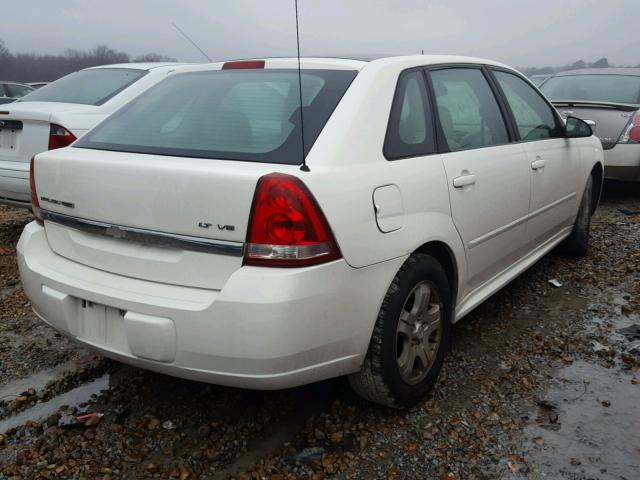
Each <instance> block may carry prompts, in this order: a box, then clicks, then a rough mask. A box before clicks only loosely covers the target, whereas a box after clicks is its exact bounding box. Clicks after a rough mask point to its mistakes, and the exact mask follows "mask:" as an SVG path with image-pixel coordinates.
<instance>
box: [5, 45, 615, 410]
mask: <svg viewBox="0 0 640 480" xmlns="http://www.w3.org/2000/svg"><path fill="white" fill-rule="evenodd" d="M297 67H298V63H297V59H267V60H252V61H240V62H227V63H224V64H222V63H220V64H213V65H207V66H201V67H193V68H192V69H191V70H190V71H188V72H180V73H175V74H172V75H170V77H169V78H167V79H166V80H164V81H162V82H161V83H159V84H158V85H157V86H155V87H153V88H152V89H150V90H149V91H147V92H145V93H143V94H142V95H141V96H139V97H138V98H137V99H135V100H133V101H132V102H131V103H129V104H127V105H126V106H125V107H124V108H122V109H121V110H119V111H118V112H116V113H115V114H114V115H112V116H111V117H110V118H108V119H107V120H106V121H105V122H103V123H102V124H101V125H99V126H98V127H96V128H95V129H93V130H92V131H91V132H89V133H88V134H87V135H85V136H84V137H83V138H82V139H81V140H79V141H78V142H76V143H75V144H73V146H71V147H68V148H64V149H60V150H56V151H51V152H46V153H43V154H40V155H38V156H36V158H35V160H34V162H33V163H32V175H31V178H32V192H33V204H34V210H35V213H36V216H37V220H36V221H35V222H33V223H31V224H29V225H28V226H27V227H26V228H25V231H24V233H23V235H22V237H21V239H20V243H19V245H18V251H19V263H20V271H21V274H22V279H23V283H24V288H25V291H26V292H27V294H28V296H29V298H30V299H31V302H32V305H33V308H34V310H35V312H36V314H37V315H38V316H39V317H41V318H42V319H43V320H44V321H45V322H47V323H48V324H50V325H51V326H53V327H54V328H56V329H58V330H59V331H61V332H63V333H65V334H66V335H68V336H70V337H72V338H74V339H75V340H77V341H79V342H81V343H84V344H86V345H87V346H89V347H91V348H94V349H96V350H98V351H100V352H101V353H103V354H104V355H106V356H108V357H112V358H115V359H117V360H120V361H122V362H126V363H129V364H132V365H136V366H139V367H143V368H148V369H150V370H155V371H158V372H163V373H167V374H171V375H176V376H180V377H185V378H190V379H195V380H201V381H206V382H211V383H216V384H221V385H231V386H237V387H248V388H259V389H277V388H285V387H291V386H295V385H300V384H304V383H308V382H315V381H317V380H322V379H326V378H329V377H335V376H338V375H349V379H350V382H351V384H352V385H353V387H354V389H355V390H356V391H357V392H358V393H359V394H361V395H362V396H364V397H365V398H367V399H369V400H372V401H374V402H379V403H381V404H385V405H389V406H393V407H403V406H408V405H411V404H413V403H415V402H417V401H418V400H419V399H420V398H421V397H422V396H423V395H424V394H425V393H426V392H427V391H428V390H429V389H430V388H431V387H432V386H433V384H434V382H435V380H436V378H437V375H438V372H439V370H440V368H441V366H442V363H443V358H444V356H445V353H446V351H447V349H448V347H449V344H450V341H451V325H452V323H454V322H456V321H458V320H460V319H461V318H462V317H464V316H465V315H466V314H467V313H469V312H470V311H471V310H472V309H473V308H474V307H475V306H476V305H478V304H479V303H481V302H482V301H483V300H484V299H486V298H487V297H488V296H490V295H491V294H492V293H494V292H496V290H498V289H499V288H501V287H502V286H504V285H505V284H506V283H508V282H509V281H510V280H512V279H513V278H514V277H516V276H517V275H518V274H520V273H521V272H523V271H524V270H525V269H527V268H528V267H530V266H531V265H532V264H533V263H534V262H536V261H537V260H538V259H540V258H541V257H542V256H543V255H545V254H546V253H547V252H549V251H550V250H551V249H552V248H554V247H555V246H556V245H558V244H560V243H563V244H564V247H565V248H566V249H567V250H568V251H571V252H573V253H577V254H583V253H585V252H586V249H587V245H588V238H589V226H590V218H591V215H592V213H593V211H594V209H595V208H596V206H597V203H598V198H599V194H600V188H601V181H602V170H603V165H602V158H603V154H602V147H601V145H600V142H599V141H598V139H597V138H594V137H593V136H592V135H591V128H590V127H589V125H587V124H586V123H584V122H583V121H581V120H578V119H574V118H569V119H568V121H567V122H566V125H565V124H564V123H563V121H562V120H561V118H560V117H559V116H558V114H557V113H556V111H555V110H554V108H553V107H552V106H551V105H550V104H549V102H548V101H547V100H546V99H545V98H544V97H543V96H542V95H541V94H540V93H539V92H538V90H536V89H535V88H534V87H533V86H532V85H531V84H530V83H529V82H528V81H527V80H526V79H525V78H524V77H523V76H522V75H520V74H519V73H517V72H515V71H514V70H512V69H510V68H508V67H506V66H504V65H500V64H497V63H493V62H489V61H484V60H476V59H471V58H460V57H435V56H411V57H396V58H385V59H379V60H375V61H372V62H368V63H367V62H361V61H355V60H339V59H320V58H318V59H311V58H309V59H303V60H302V62H301V71H300V72H298V70H297ZM299 80H300V83H299Z"/></svg>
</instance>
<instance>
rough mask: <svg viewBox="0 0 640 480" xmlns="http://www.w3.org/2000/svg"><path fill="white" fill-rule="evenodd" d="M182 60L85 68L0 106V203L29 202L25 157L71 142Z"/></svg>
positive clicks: (24, 203) (178, 66)
mask: <svg viewBox="0 0 640 480" xmlns="http://www.w3.org/2000/svg"><path fill="white" fill-rule="evenodd" d="M181 65H183V64H176V63H130V64H122V65H106V66H100V67H92V68H87V69H85V70H81V71H79V72H75V73H72V74H70V75H67V76H66V77H63V78H61V79H60V80H57V81H55V82H53V83H50V84H47V85H45V86H43V87H42V88H39V89H37V90H35V91H33V92H31V93H30V94H28V95H26V96H25V97H23V98H22V99H21V100H20V101H19V102H14V103H11V104H7V105H3V106H2V107H1V108H0V203H8V204H13V205H21V206H25V207H29V206H30V203H29V199H30V197H29V195H30V194H29V161H30V160H31V158H32V157H33V156H34V155H35V154H37V153H40V152H44V151H45V150H52V149H55V148H61V147H66V146H67V145H69V144H71V143H72V142H74V141H75V140H76V139H77V138H80V137H81V136H82V135H84V133H86V132H87V131H88V130H89V129H90V128H92V127H94V126H95V125H97V124H98V123H99V122H101V121H102V120H104V119H105V118H106V117H107V116H108V115H110V114H111V113H113V112H114V111H116V110H117V109H118V108H120V107H121V106H122V105H124V104H125V103H127V102H128V101H129V100H131V99H132V98H134V97H136V96H137V95H139V94H140V93H141V92H143V91H145V90H146V89H148V88H149V87H151V86H152V85H155V84H156V83H158V82H159V81H160V80H162V79H164V78H165V77H166V76H167V74H168V73H169V72H172V71H174V70H176V69H177V68H180V66H181ZM29 88H30V87H29Z"/></svg>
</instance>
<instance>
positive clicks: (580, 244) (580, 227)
mask: <svg viewBox="0 0 640 480" xmlns="http://www.w3.org/2000/svg"><path fill="white" fill-rule="evenodd" d="M592 198H593V177H592V176H589V180H588V181H587V185H586V186H585V188H584V193H583V194H582V201H581V202H580V208H579V209H578V216H577V217H576V222H575V223H574V225H573V230H572V231H571V235H569V236H568V237H567V238H566V239H565V241H564V242H563V243H562V245H561V250H562V251H563V252H564V253H567V254H569V255H576V256H583V255H586V254H587V252H588V251H589V234H590V232H591V205H592Z"/></svg>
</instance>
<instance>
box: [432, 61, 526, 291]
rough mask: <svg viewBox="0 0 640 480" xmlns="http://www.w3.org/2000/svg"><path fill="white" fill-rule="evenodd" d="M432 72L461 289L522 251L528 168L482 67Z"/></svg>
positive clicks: (474, 284)
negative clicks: (463, 278) (463, 276)
mask: <svg viewBox="0 0 640 480" xmlns="http://www.w3.org/2000/svg"><path fill="white" fill-rule="evenodd" d="M429 77H430V79H431V88H432V91H433V94H434V97H435V104H436V111H437V116H438V122H439V133H440V136H439V138H440V139H441V145H440V149H441V151H442V161H443V163H444V167H445V170H446V174H447V181H448V188H449V196H450V203H451V213H452V216H453V220H454V223H455V225H456V228H457V229H458V232H459V234H460V236H461V238H462V240H463V242H464V246H465V251H466V255H467V269H468V278H467V288H466V292H461V293H462V295H463V296H464V294H465V293H470V292H471V291H472V290H475V289H477V288H478V287H480V286H482V285H483V284H485V283H486V282H488V281H489V280H491V279H492V278H494V277H495V276H496V275H498V274H499V273H501V272H502V271H504V270H505V269H507V268H509V267H510V266H511V265H513V263H514V262H516V261H517V260H518V259H519V258H520V257H521V256H522V252H523V248H524V244H525V224H526V219H527V215H528V213H529V195H530V179H529V168H530V167H529V164H528V162H527V157H526V154H525V152H524V148H523V146H522V145H519V144H516V143H512V142H511V138H512V134H511V133H510V130H509V128H508V124H507V122H506V120H505V112H504V109H503V108H501V107H500V105H499V103H498V99H497V97H496V95H495V94H494V91H493V89H492V87H491V86H490V84H489V81H488V80H487V77H486V74H485V72H484V71H483V69H482V68H481V67H480V66H478V67H446V68H438V69H431V70H430V71H429Z"/></svg>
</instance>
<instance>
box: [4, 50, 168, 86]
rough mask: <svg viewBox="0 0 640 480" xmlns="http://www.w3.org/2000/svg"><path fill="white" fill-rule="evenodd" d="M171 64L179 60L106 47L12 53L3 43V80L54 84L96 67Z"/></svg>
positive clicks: (155, 54) (156, 54)
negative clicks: (56, 53) (58, 51)
mask: <svg viewBox="0 0 640 480" xmlns="http://www.w3.org/2000/svg"><path fill="white" fill-rule="evenodd" d="M172 61H173V62H175V61H176V60H175V59H174V58H171V57H168V56H166V55H160V54H158V53H148V54H145V55H138V56H134V57H132V56H130V55H129V54H127V53H125V52H119V51H117V50H114V49H112V48H109V47H108V46H107V45H98V46H96V47H95V48H93V49H91V50H74V49H69V50H66V51H65V52H64V53H63V54H61V55H40V54H37V53H11V52H10V51H9V49H8V48H7V47H6V46H5V44H4V42H3V41H2V40H0V80H11V81H15V82H51V81H53V80H57V79H58V78H60V77H63V76H65V75H67V74H69V73H71V72H75V71H77V70H82V69H83V68H88V67H95V66H97V65H110V64H114V63H128V62H172Z"/></svg>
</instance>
